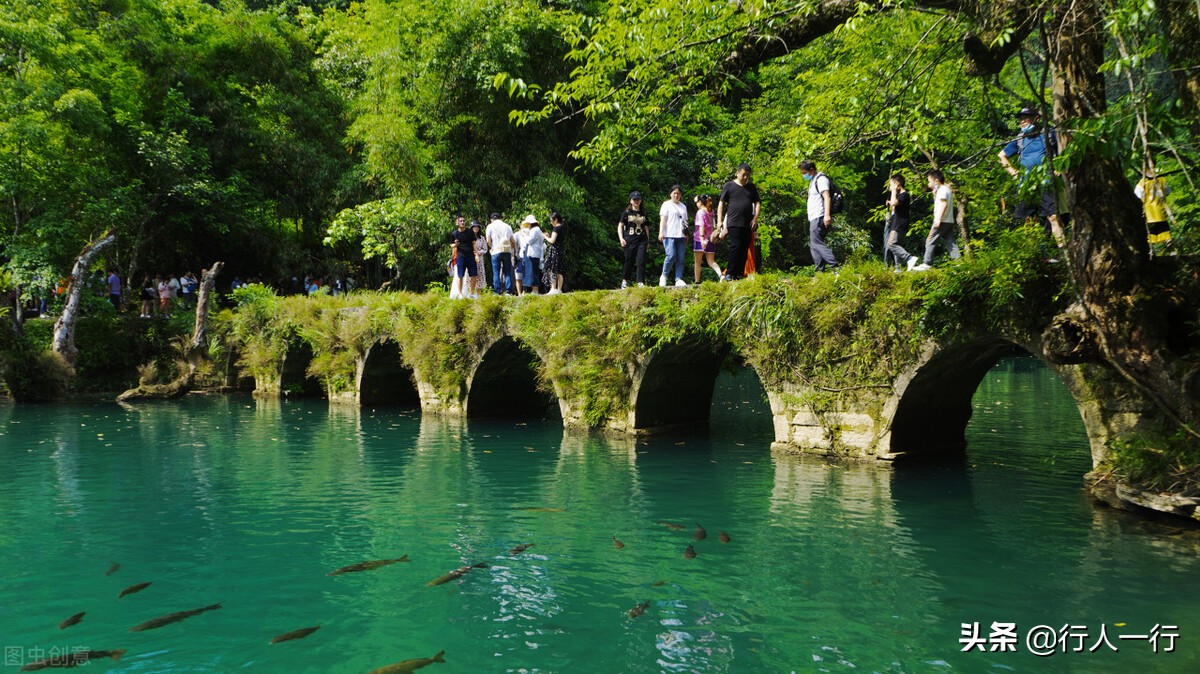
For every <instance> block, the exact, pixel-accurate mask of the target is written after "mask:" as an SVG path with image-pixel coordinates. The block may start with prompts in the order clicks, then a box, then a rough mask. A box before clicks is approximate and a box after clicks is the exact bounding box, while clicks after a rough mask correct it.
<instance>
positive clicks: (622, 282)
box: [621, 279, 629, 290]
mask: <svg viewBox="0 0 1200 674" xmlns="http://www.w3.org/2000/svg"><path fill="white" fill-rule="evenodd" d="M628 287H629V281H626V280H625V279H621V290H624V289H626V288H628Z"/></svg>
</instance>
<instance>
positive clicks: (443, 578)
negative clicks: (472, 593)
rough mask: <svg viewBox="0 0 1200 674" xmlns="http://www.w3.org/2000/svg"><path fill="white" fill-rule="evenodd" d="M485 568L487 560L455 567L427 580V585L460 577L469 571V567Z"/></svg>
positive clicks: (431, 585)
mask: <svg viewBox="0 0 1200 674" xmlns="http://www.w3.org/2000/svg"><path fill="white" fill-rule="evenodd" d="M486 568H488V564H487V562H480V563H478V564H471V565H470V566H460V567H458V568H457V569H455V570H453V571H451V572H450V573H444V574H442V575H440V576H438V577H437V578H434V579H433V580H431V581H429V582H428V583H427V585H428V586H429V587H435V586H437V585H444V584H446V583H449V582H450V581H452V580H455V579H456V578H462V577H463V576H465V575H467V573H469V572H470V571H471V569H486Z"/></svg>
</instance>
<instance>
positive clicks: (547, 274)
mask: <svg viewBox="0 0 1200 674" xmlns="http://www.w3.org/2000/svg"><path fill="white" fill-rule="evenodd" d="M550 226H551V227H552V229H551V230H550V235H549V236H547V237H546V257H545V260H544V262H543V264H544V265H545V266H543V267H542V285H543V286H546V287H548V288H550V290H549V292H547V293H546V294H548V295H558V294H559V293H561V292H562V291H563V274H564V273H566V270H567V260H566V256H565V255H563V236H564V235H565V232H566V229H567V223H566V221H564V220H563V216H561V215H559V214H558V211H555V212H553V213H551V214H550Z"/></svg>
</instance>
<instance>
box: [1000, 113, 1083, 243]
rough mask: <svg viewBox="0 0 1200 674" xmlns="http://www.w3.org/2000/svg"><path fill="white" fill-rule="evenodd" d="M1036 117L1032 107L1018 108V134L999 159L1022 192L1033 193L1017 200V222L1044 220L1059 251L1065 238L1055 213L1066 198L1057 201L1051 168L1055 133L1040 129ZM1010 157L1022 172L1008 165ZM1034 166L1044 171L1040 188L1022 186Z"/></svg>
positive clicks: (1038, 115)
mask: <svg viewBox="0 0 1200 674" xmlns="http://www.w3.org/2000/svg"><path fill="white" fill-rule="evenodd" d="M1040 117H1041V115H1040V114H1039V113H1038V111H1037V110H1035V109H1033V108H1022V109H1021V111H1020V112H1018V113H1017V119H1018V121H1019V122H1020V128H1021V135H1019V136H1017V137H1016V139H1014V140H1013V141H1012V142H1010V143H1009V144H1008V145H1005V146H1004V149H1003V150H1001V151H1000V154H999V159H1000V165H1001V166H1003V167H1004V170H1005V171H1008V173H1009V175H1011V176H1012V177H1013V178H1016V179H1017V181H1018V185H1020V186H1021V187H1020V188H1019V189H1020V190H1021V191H1022V192H1025V194H1026V195H1027V194H1028V190H1030V189H1033V190H1034V194H1033V195H1032V196H1021V197H1020V198H1019V199H1018V204H1017V207H1016V209H1015V210H1014V212H1013V215H1014V217H1015V218H1016V220H1017V222H1019V223H1023V222H1025V221H1026V220H1028V219H1030V218H1034V217H1037V216H1041V217H1043V218H1045V219H1046V221H1047V223H1048V224H1049V226H1050V232H1051V234H1053V236H1054V240H1055V242H1057V243H1058V245H1059V247H1060V248H1061V247H1062V246H1065V245H1067V239H1066V235H1065V234H1064V233H1063V228H1062V224H1061V223H1060V222H1059V216H1058V214H1059V212H1063V211H1064V207H1065V206H1066V199H1063V198H1061V197H1062V194H1061V192H1060V190H1059V181H1058V180H1057V179H1056V178H1055V174H1054V165H1053V163H1052V162H1051V160H1052V159H1053V158H1054V156H1055V155H1057V154H1058V134H1056V133H1055V132H1054V129H1046V128H1044V127H1042V125H1041V124H1040ZM1012 157H1017V158H1018V160H1019V161H1020V163H1021V166H1022V167H1023V168H1024V169H1025V171H1024V173H1022V172H1020V171H1018V170H1017V169H1016V167H1014V166H1013V165H1012V163H1010V162H1009V159H1011V158H1012ZM1038 167H1042V168H1043V170H1044V171H1045V174H1044V177H1043V178H1042V181H1041V182H1042V184H1041V186H1040V189H1038V188H1036V187H1030V186H1029V185H1026V184H1025V180H1026V179H1027V178H1028V177H1029V176H1030V174H1032V173H1033V171H1034V169H1037V168H1038Z"/></svg>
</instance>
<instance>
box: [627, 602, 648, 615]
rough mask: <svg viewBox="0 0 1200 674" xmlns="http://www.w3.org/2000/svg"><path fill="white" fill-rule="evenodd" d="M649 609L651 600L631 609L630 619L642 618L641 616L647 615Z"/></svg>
mask: <svg viewBox="0 0 1200 674" xmlns="http://www.w3.org/2000/svg"><path fill="white" fill-rule="evenodd" d="M648 608H650V600H649V599H647V600H646V601H644V602H642V603H640V604H638V605H637V606H634V607H633V608H631V609H629V617H630V618H636V617H638V616H640V615H641V614H643V613H645V612H646V609H648Z"/></svg>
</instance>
